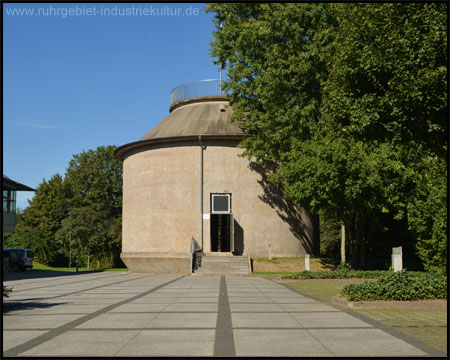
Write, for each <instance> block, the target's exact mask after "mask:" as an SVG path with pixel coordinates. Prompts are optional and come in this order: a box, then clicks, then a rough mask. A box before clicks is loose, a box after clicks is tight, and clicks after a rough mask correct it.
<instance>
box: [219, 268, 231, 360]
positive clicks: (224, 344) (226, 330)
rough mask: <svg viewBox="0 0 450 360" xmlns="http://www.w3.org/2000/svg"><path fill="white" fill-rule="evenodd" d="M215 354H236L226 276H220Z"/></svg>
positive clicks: (221, 355)
mask: <svg viewBox="0 0 450 360" xmlns="http://www.w3.org/2000/svg"><path fill="white" fill-rule="evenodd" d="M214 356H220V357H234V356H236V347H235V343H234V333H233V325H232V323H231V311H230V303H229V301H228V294H227V283H226V280H225V276H221V277H220V291H219V308H218V312H217V323H216V333H215V336H214Z"/></svg>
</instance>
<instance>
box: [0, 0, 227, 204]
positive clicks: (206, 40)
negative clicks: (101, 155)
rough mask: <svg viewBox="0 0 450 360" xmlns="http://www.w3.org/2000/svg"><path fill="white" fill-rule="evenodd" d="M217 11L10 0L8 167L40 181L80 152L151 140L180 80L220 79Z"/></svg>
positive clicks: (23, 178)
mask: <svg viewBox="0 0 450 360" xmlns="http://www.w3.org/2000/svg"><path fill="white" fill-rule="evenodd" d="M18 10H20V11H22V13H20V12H19V11H18ZM108 13H109V14H108ZM127 14H128V15H127ZM196 14H197V15H196ZM212 17H213V15H212V14H205V13H204V4H199V3H194V4H132V3H129V4H128V3H125V4H124V3H122V4H103V3H99V4H95V3H90V4H86V3H78V4H51V3H50V4H3V75H4V80H3V90H4V95H3V104H4V105H3V173H4V174H5V175H7V176H9V177H10V178H11V179H13V180H15V181H18V182H21V183H23V184H25V185H28V186H31V187H34V188H35V187H37V186H38V185H39V184H40V183H42V180H43V179H44V178H45V179H46V180H49V179H50V178H51V177H52V176H53V175H54V174H56V173H59V174H61V175H64V173H65V169H66V167H67V165H68V163H69V161H70V159H71V158H72V156H73V155H74V154H78V153H80V152H82V151H83V150H88V149H96V148H97V147H98V146H107V145H117V146H119V145H123V144H125V143H128V142H131V141H136V140H138V139H139V138H141V137H142V136H143V135H144V134H145V133H147V132H148V131H149V130H150V129H151V128H153V127H154V126H155V125H156V124H157V123H158V122H159V121H161V120H162V119H163V118H164V117H165V116H167V114H168V113H169V105H170V91H171V90H172V89H173V88H174V87H176V86H178V85H180V84H183V83H186V82H189V81H193V80H200V79H211V78H218V76H219V72H218V67H217V66H216V65H213V63H212V58H211V57H210V56H209V51H210V42H211V41H212V40H213V35H212V32H213V30H214V26H213V23H212V21H211V20H212ZM32 196H33V192H18V200H17V207H19V208H22V209H23V208H25V207H26V206H27V205H28V201H27V199H31V198H32Z"/></svg>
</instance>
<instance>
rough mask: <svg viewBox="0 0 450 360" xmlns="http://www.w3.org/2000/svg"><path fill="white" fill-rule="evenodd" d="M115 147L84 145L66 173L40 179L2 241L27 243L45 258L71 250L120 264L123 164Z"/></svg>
mask: <svg viewBox="0 0 450 360" xmlns="http://www.w3.org/2000/svg"><path fill="white" fill-rule="evenodd" d="M114 150H115V147H114V146H107V147H103V146H100V147H98V148H97V149H96V150H88V151H83V152H81V153H80V154H76V155H74V156H73V159H72V160H71V161H70V163H69V166H68V168H67V171H66V174H65V177H64V178H63V177H62V176H60V175H59V174H56V175H54V176H53V177H52V178H51V179H50V180H49V181H46V180H45V179H44V180H43V182H42V183H41V184H40V185H39V186H38V187H37V189H36V193H35V196H34V197H33V199H32V200H31V201H30V203H29V206H28V207H27V208H26V209H25V210H24V212H23V214H19V216H18V222H17V231H16V233H13V234H8V235H6V236H4V241H5V243H8V244H9V245H10V246H17V247H19V246H20V247H27V248H30V249H31V250H33V252H34V254H35V256H36V258H37V259H38V260H39V261H41V262H43V263H45V264H53V263H55V261H56V260H58V257H60V256H61V253H63V254H66V255H68V253H69V251H70V250H73V251H74V255H78V256H81V255H83V254H89V255H94V254H95V255H97V258H99V257H101V256H103V257H106V258H108V259H109V258H111V257H112V258H114V259H115V264H114V265H122V264H121V262H120V258H119V253H120V249H121V223H122V222H121V213H122V164H121V162H120V161H119V160H117V159H116V158H115V156H114ZM108 262H109V261H108Z"/></svg>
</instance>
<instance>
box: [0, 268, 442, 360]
mask: <svg viewBox="0 0 450 360" xmlns="http://www.w3.org/2000/svg"><path fill="white" fill-rule="evenodd" d="M33 273H38V272H27V274H26V275H25V276H24V277H23V278H22V279H19V278H18V279H14V278H11V279H10V280H8V278H7V280H6V281H4V284H5V285H7V286H11V287H13V290H14V291H13V292H12V294H11V295H10V297H9V298H8V299H4V301H3V356H6V357H14V356H32V357H34V356H43V357H48V356H55V357H56V356H75V357H86V356H120V357H128V356H130V357H131V356H182V357H186V356H281V357H283V356H296V357H312V356H324V357H330V356H340V357H350V356H351V357H366V356H386V357H397V356H399V357H406V356H429V355H433V354H430V353H427V352H426V350H427V349H426V348H425V349H424V347H423V346H420V344H414V342H412V341H410V340H408V339H405V338H403V339H400V338H399V337H397V336H393V335H392V334H390V333H389V332H386V329H383V328H382V327H380V326H378V325H377V324H376V323H374V322H373V321H372V322H367V321H364V319H362V318H361V317H357V316H356V315H355V314H352V313H350V312H348V311H342V310H340V309H339V308H338V307H335V306H331V305H329V304H325V303H323V302H320V301H317V300H315V299H313V298H311V297H308V296H305V295H302V294H299V293H298V292H295V291H293V290H290V289H288V288H287V287H285V286H283V285H282V284H279V283H275V282H273V281H270V280H267V279H264V278H261V277H255V276H195V275H194V276H176V275H148V274H130V273H126V272H103V273H66V274H64V275H61V276H36V277H33V276H35V275H29V276H27V275H28V274H33Z"/></svg>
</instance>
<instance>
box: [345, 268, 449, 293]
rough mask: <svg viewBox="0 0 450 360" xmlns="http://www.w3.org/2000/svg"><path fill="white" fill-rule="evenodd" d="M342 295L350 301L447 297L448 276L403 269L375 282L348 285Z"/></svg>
mask: <svg viewBox="0 0 450 360" xmlns="http://www.w3.org/2000/svg"><path fill="white" fill-rule="evenodd" d="M341 295H344V296H345V297H346V298H347V299H348V300H350V301H360V300H402V301H406V300H419V299H446V298H447V276H445V275H444V274H442V273H435V272H413V271H405V270H403V271H398V272H395V273H388V274H386V275H383V276H381V277H380V279H379V280H377V281H375V282H367V281H366V282H364V283H363V284H350V285H347V286H345V287H344V288H343V289H342V291H341Z"/></svg>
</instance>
